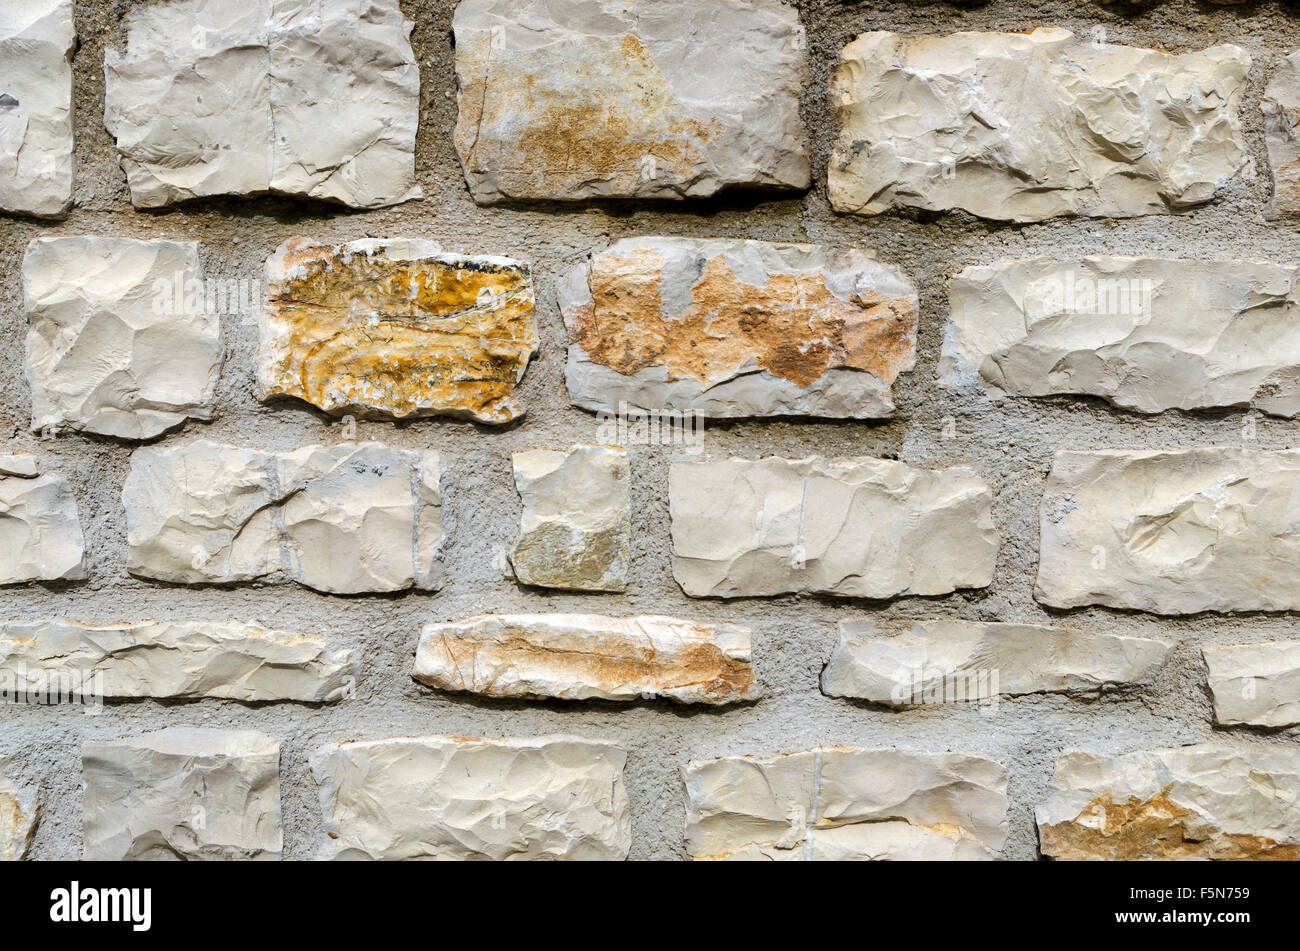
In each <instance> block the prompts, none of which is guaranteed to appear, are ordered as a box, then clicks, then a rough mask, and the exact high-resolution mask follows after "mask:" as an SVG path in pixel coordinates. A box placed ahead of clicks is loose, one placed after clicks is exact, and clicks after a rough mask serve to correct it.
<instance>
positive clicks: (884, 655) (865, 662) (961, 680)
mask: <svg viewBox="0 0 1300 951" xmlns="http://www.w3.org/2000/svg"><path fill="white" fill-rule="evenodd" d="M1171 647H1172V645H1171V644H1169V643H1167V642H1165V641H1159V640H1153V639H1150V638H1145V637H1124V636H1121V635H1116V634H1087V633H1084V632H1082V631H1074V630H1070V629H1068V628H1060V627H1048V626H1046V625H1039V624H1002V623H991V622H987V621H911V622H900V623H898V624H892V625H886V624H881V623H877V622H875V621H841V622H840V623H839V643H838V644H836V646H835V652H834V653H833V654H832V655H831V659H830V662H829V663H828V664H827V665H826V669H825V670H824V671H822V692H823V693H825V694H827V695H828V696H831V697H856V698H859V699H862V700H870V701H872V702H873V703H882V704H887V705H888V706H891V707H896V708H900V709H901V708H903V707H908V706H913V705H916V704H932V703H951V702H959V701H975V700H985V699H988V698H990V697H993V696H996V695H998V694H1005V695H1008V696H1018V695H1020V694H1028V693H1063V692H1067V691H1077V690H1093V691H1100V690H1102V689H1103V688H1106V687H1116V686H1125V685H1129V684H1137V683H1146V682H1148V681H1149V680H1150V679H1151V678H1152V677H1153V676H1154V675H1155V673H1156V671H1157V670H1158V669H1159V668H1160V666H1161V665H1162V664H1164V662H1165V660H1166V658H1167V657H1168V656H1169V651H1170V648H1171Z"/></svg>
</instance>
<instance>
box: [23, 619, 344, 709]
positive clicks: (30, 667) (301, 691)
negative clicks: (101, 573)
mask: <svg viewBox="0 0 1300 951" xmlns="http://www.w3.org/2000/svg"><path fill="white" fill-rule="evenodd" d="M6 674H8V675H10V676H12V677H14V678H15V682H16V684H17V686H18V688H19V689H26V688H28V687H30V688H35V687H38V686H39V685H41V684H45V683H50V682H52V681H53V678H59V682H62V680H63V678H71V680H72V682H73V683H74V684H78V685H81V687H80V689H84V690H87V691H92V692H94V693H96V694H97V695H98V696H102V697H163V698H175V699H184V700H194V699H199V698H201V697H220V698H223V699H227V700H244V701H267V700H301V701H307V702H311V703H325V702H331V701H336V700H342V699H344V697H346V696H347V695H348V694H349V693H350V692H352V691H353V690H354V689H355V687H356V680H357V662H356V656H355V652H354V651H351V650H330V649H328V648H327V647H326V646H325V641H324V639H323V638H319V637H312V636H309V635H306V634H293V633H289V632H286V631H270V630H265V629H263V628H260V627H256V626H253V625H247V624H238V623H236V622H233V621H226V622H194V621H170V622H168V621H162V622H159V621H143V622H141V623H139V624H101V625H88V624H78V623H76V622H75V621H66V620H62V619H58V620H50V621H25V622H19V621H9V622H7V623H4V624H0V677H4V676H5V675H6Z"/></svg>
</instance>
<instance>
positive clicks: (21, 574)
mask: <svg viewBox="0 0 1300 951" xmlns="http://www.w3.org/2000/svg"><path fill="white" fill-rule="evenodd" d="M3 458H4V460H5V465H4V466H3V467H0V584H17V583H19V582H23V581H79V580H81V579H83V578H85V577H86V558H85V555H86V551H85V548H86V546H85V538H84V536H83V535H82V532H81V522H80V521H79V520H78V518H77V502H76V499H75V498H73V495H72V489H71V488H70V487H69V485H68V480H67V479H65V478H64V477H63V476H61V475H57V474H53V473H51V474H47V475H40V474H39V472H40V469H39V464H33V461H32V460H31V459H30V457H23V456H5V457H3ZM15 472H16V473H17V474H13V473H15ZM28 472H30V473H31V474H30V475H28V474H27V473H28Z"/></svg>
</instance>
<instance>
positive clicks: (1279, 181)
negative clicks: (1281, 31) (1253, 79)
mask: <svg viewBox="0 0 1300 951" xmlns="http://www.w3.org/2000/svg"><path fill="white" fill-rule="evenodd" d="M1259 108H1260V111H1261V112H1263V113H1264V144H1265V145H1266V146H1267V147H1268V165H1269V170H1270V171H1271V172H1272V173H1273V199H1272V201H1271V202H1270V203H1269V216H1270V217H1273V218H1283V217H1291V216H1294V215H1300V134H1297V132H1296V126H1297V125H1298V124H1300V50H1297V51H1296V52H1294V53H1292V54H1291V55H1290V56H1288V57H1286V58H1285V59H1283V60H1282V61H1281V62H1279V63H1278V64H1277V68H1275V69H1274V70H1273V74H1272V76H1271V77H1269V81H1268V87H1267V88H1266V89H1265V90H1264V95H1263V97H1262V98H1261V99H1260V102H1259Z"/></svg>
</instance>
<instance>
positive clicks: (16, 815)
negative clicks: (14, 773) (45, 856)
mask: <svg viewBox="0 0 1300 951" xmlns="http://www.w3.org/2000/svg"><path fill="white" fill-rule="evenodd" d="M39 814H40V813H39V810H38V806H37V798H36V789H35V787H33V786H27V785H20V784H19V783H17V782H15V781H14V780H13V779H12V778H10V776H9V775H8V774H7V769H6V764H5V761H4V760H3V759H0V862H18V861H21V860H22V859H23V858H25V857H26V856H27V848H28V846H29V845H31V841H32V834H33V833H34V832H35V831H36V820H37V817H38V816H39Z"/></svg>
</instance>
